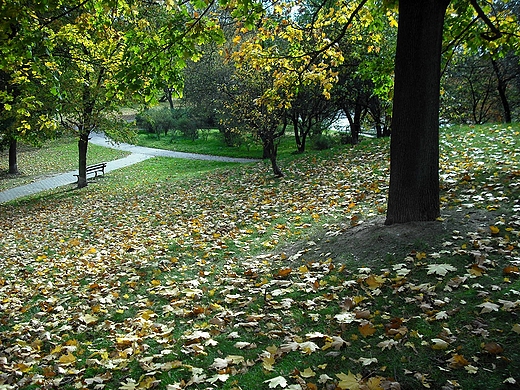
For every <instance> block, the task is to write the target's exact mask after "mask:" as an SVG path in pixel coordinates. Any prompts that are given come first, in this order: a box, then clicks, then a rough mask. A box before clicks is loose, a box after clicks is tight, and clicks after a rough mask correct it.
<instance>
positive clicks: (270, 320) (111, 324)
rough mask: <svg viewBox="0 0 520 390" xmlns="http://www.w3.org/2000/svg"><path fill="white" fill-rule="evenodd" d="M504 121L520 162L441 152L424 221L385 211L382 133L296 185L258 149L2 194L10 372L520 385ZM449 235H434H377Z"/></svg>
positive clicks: (103, 378) (84, 377) (283, 384)
mask: <svg viewBox="0 0 520 390" xmlns="http://www.w3.org/2000/svg"><path fill="white" fill-rule="evenodd" d="M493 131H494V132H496V131H499V132H500V133H499V134H494V137H498V136H499V137H500V138H501V139H502V140H504V150H507V162H503V163H502V164H498V165H496V164H495V163H496V162H497V161H500V153H501V152H500V149H499V146H497V143H496V142H493V141H492V140H489V142H488V143H487V144H486V145H489V151H488V150H486V148H485V147H483V146H481V147H480V148H479V149H478V153H470V152H468V153H465V152H464V151H461V152H460V153H459V154H458V155H457V156H461V158H460V159H456V158H455V157H457V156H451V158H450V159H449V160H447V159H446V160H443V162H442V164H443V172H446V173H445V176H444V177H443V184H442V185H443V215H444V218H445V221H438V223H437V224H436V223H426V224H424V225H425V226H430V227H432V229H433V230H423V231H421V230H420V229H421V224H419V225H415V226H416V228H415V229H414V231H416V233H417V234H416V235H415V236H412V235H411V233H410V232H409V231H408V230H407V227H406V226H403V227H402V228H399V227H393V228H392V227H389V228H392V229H391V230H388V231H386V233H387V232H392V234H391V235H388V236H384V235H383V233H382V232H381V230H380V229H381V227H380V225H379V224H378V225H371V224H370V221H372V220H373V219H377V218H378V216H379V215H381V213H383V212H384V203H385V192H386V188H387V176H388V165H387V158H386V155H387V149H386V148H387V143H371V144H370V145H361V146H360V147H358V148H356V149H349V150H345V151H342V152H337V154H335V155H332V156H329V157H327V158H320V157H313V156H307V157H303V158H302V159H299V160H297V161H294V162H291V163H287V166H286V167H285V168H286V171H287V172H288V174H287V177H286V179H284V180H283V181H275V180H271V179H270V178H269V177H268V176H266V173H265V171H264V170H263V169H264V167H263V166H262V165H261V164H258V165H255V166H251V167H242V168H239V169H237V170H219V171H217V172H215V173H213V174H207V175H205V176H204V177H197V178H194V179H189V180H187V181H179V182H171V181H170V182H153V180H148V181H145V180H143V183H142V185H140V186H133V187H129V188H127V189H125V191H121V189H120V188H115V187H111V186H110V185H109V184H110V183H109V182H108V178H107V181H105V182H104V183H103V184H104V185H103V186H99V187H98V186H96V187H92V188H89V189H88V190H87V191H84V192H82V193H79V194H77V195H75V196H71V197H67V198H61V199H59V201H57V202H45V200H39V201H37V202H27V203H24V207H23V208H22V207H21V206H16V205H14V206H4V207H3V216H2V225H3V229H2V230H1V232H0V243H1V246H0V251H1V257H2V258H3V259H4V261H3V263H2V264H1V267H2V272H1V278H0V294H1V295H0V297H1V301H0V307H1V310H2V312H1V316H0V332H1V333H0V337H1V338H0V340H1V344H0V367H1V373H0V385H1V386H3V388H6V389H10V388H13V389H16V388H31V387H32V388H56V387H59V388H99V389H102V388H116V389H117V388H120V389H136V388H166V389H182V388H208V389H211V388H215V389H217V388H219V389H220V388H229V389H231V388H236V389H239V388H288V389H289V388H290V389H315V388H324V389H330V388H339V389H399V388H418V387H424V388H428V387H429V388H440V387H441V386H445V388H453V389H455V388H461V387H462V388H470V387H468V386H469V385H468V383H472V382H474V381H475V380H476V379H475V378H484V376H486V375H488V374H489V373H494V372H498V373H499V374H497V375H495V376H493V377H492V378H491V379H489V380H490V381H491V382H489V383H491V385H490V386H491V387H493V388H499V387H500V386H503V387H504V388H506V387H507V386H514V384H515V383H517V382H518V380H519V379H520V378H518V376H517V375H518V368H519V367H518V361H519V354H520V351H519V349H518V345H519V341H520V335H519V333H520V331H519V330H518V329H519V327H520V325H519V322H520V321H519V320H518V318H517V313H518V307H519V302H520V298H518V295H520V293H519V291H520V283H519V281H518V266H519V263H520V258H519V254H518V240H519V230H520V219H519V218H518V211H519V209H518V207H519V205H518V198H517V197H516V194H518V176H516V174H515V173H514V172H515V170H514V167H515V166H516V167H518V155H517V154H515V153H512V152H511V151H510V147H511V146H512V145H516V144H515V142H516V140H515V138H514V137H515V136H516V137H517V136H518V134H516V135H515V132H514V130H511V129H507V128H496V130H493ZM450 134H452V135H451V137H452V138H451V139H450V142H455V141H456V139H455V138H457V137H463V136H464V137H466V136H467V134H465V133H460V134H458V133H456V132H453V133H450ZM475 134H476V135H475V136H474V137H473V138H476V137H477V131H476V130H475ZM479 137H480V136H479ZM484 138H485V137H484ZM481 142H483V141H481ZM481 145H482V144H481ZM447 147H448V148H449V146H447ZM516 149H517V150H518V148H516ZM447 150H450V149H447ZM481 150H483V151H482V152H481ZM504 153H505V152H504ZM489 154H491V157H489V156H488V155H489ZM166 161H167V160H165V163H167V162H166ZM145 164H146V162H145ZM515 164H516V165H515ZM504 165H507V169H505V167H504ZM473 167H478V169H479V173H478V178H477V174H476V171H474V170H473V169H472V168H473ZM466 176H470V177H475V179H471V180H470V179H467V178H466ZM480 180H482V182H481V181H480ZM105 184H106V185H105ZM482 188H484V189H485V191H482V190H481V189H482ZM477 189H479V190H480V192H478V193H477ZM470 204H471V206H470ZM479 210H484V211H479ZM484 213H485V214H484ZM475 214H478V215H479V218H477V221H476V222H475V223H474V224H472V225H470V228H467V225H466V224H465V222H466V221H469V220H472V217H475ZM379 218H380V217H379ZM363 226H369V227H370V226H372V227H370V228H367V229H365V230H363V229H362V227H363ZM439 226H442V230H441V233H442V234H439V231H438V230H435V229H438V227H439ZM354 229H357V231H358V232H362V234H361V233H360V234H358V235H352V236H353V237H354V238H355V240H352V239H350V235H351V232H352V231H353V230H354ZM497 229H498V231H497ZM434 231H435V232H436V237H438V238H437V241H435V240H434V241H431V242H428V245H426V246H427V248H425V244H424V242H420V241H419V242H415V243H413V242H412V246H411V247H410V246H409V245H407V246H406V251H405V252H399V251H398V250H397V249H399V248H395V247H391V251H392V253H393V255H392V256H393V257H392V256H390V257H385V258H383V257H382V256H384V255H385V254H387V253H389V251H386V250H385V249H380V248H376V247H375V246H376V244H375V243H377V241H378V238H380V240H379V241H381V242H382V244H386V243H388V242H390V241H391V238H392V237H394V238H396V237H398V236H399V235H400V234H401V233H403V232H406V239H407V241H409V240H417V239H420V238H421V235H426V234H428V233H429V232H434ZM374 234H375V235H376V236H375V237H374ZM293 242H301V244H298V245H297V244H291V243H293ZM365 242H368V243H369V245H370V246H372V247H373V256H372V257H371V256H370V251H359V250H356V247H362V246H363V245H365ZM350 252H352V253H357V257H356V259H355V261H351V260H350V261H349V253H350ZM461 313H463V314H464V315H463V317H461V320H459V319H458V318H459V317H460V316H462V314H461ZM467 378H469V379H467ZM480 380H484V379H480ZM465 381H466V382H465ZM468 381H469V382H468Z"/></svg>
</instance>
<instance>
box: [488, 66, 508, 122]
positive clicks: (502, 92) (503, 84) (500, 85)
mask: <svg viewBox="0 0 520 390" xmlns="http://www.w3.org/2000/svg"><path fill="white" fill-rule="evenodd" d="M491 63H492V65H493V70H494V71H495V75H496V76H497V90H498V95H499V96H500V102H501V103H502V108H503V109H504V122H505V123H511V121H512V117H511V106H510V105H509V100H507V94H506V90H507V80H506V78H505V77H503V74H502V72H501V71H500V68H499V66H498V63H497V61H495V60H491Z"/></svg>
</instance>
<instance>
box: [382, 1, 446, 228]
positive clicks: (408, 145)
mask: <svg viewBox="0 0 520 390" xmlns="http://www.w3.org/2000/svg"><path fill="white" fill-rule="evenodd" d="M449 3H450V0H399V27H398V32H397V50H396V57H395V84H394V104H393V115H392V138H391V143H390V161H391V162H390V188H389V193H388V209H387V215H386V222H385V224H387V225H390V224H393V223H404V222H410V221H430V220H435V219H436V218H437V217H438V216H439V215H440V200H439V96H440V64H441V48H442V32H443V24H444V15H445V12H446V8H447V6H448V4H449Z"/></svg>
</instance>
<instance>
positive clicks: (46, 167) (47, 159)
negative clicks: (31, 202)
mask: <svg viewBox="0 0 520 390" xmlns="http://www.w3.org/2000/svg"><path fill="white" fill-rule="evenodd" d="M128 154H129V153H127V152H123V151H120V150H115V149H109V148H103V147H101V146H97V145H93V144H90V145H89V148H88V156H87V158H88V164H95V163H98V162H103V161H112V160H116V159H118V158H123V157H125V156H127V155H128ZM8 155H9V154H8V151H4V152H2V153H1V154H0V191H5V190H7V189H9V188H13V187H17V186H21V185H24V184H28V183H31V182H33V181H35V180H38V179H40V178H43V177H46V176H49V175H54V174H58V173H64V172H67V171H70V170H74V169H77V168H78V143H77V140H76V139H75V138H73V137H63V138H60V139H57V140H52V141H48V142H46V143H45V144H44V145H43V146H42V147H41V148H34V147H30V146H24V145H20V147H19V153H18V169H19V171H20V174H19V175H9V174H8V173H7V172H8V171H9V165H8V164H9V158H8Z"/></svg>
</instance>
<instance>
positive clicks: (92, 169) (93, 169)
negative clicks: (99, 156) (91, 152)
mask: <svg viewBox="0 0 520 390" xmlns="http://www.w3.org/2000/svg"><path fill="white" fill-rule="evenodd" d="M106 166H107V163H106V162H102V163H97V164H92V165H89V166H88V167H87V169H86V173H87V174H89V173H95V174H96V176H95V177H97V176H98V172H101V173H102V174H103V175H104V174H105V168H106ZM74 176H76V177H79V175H74Z"/></svg>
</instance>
